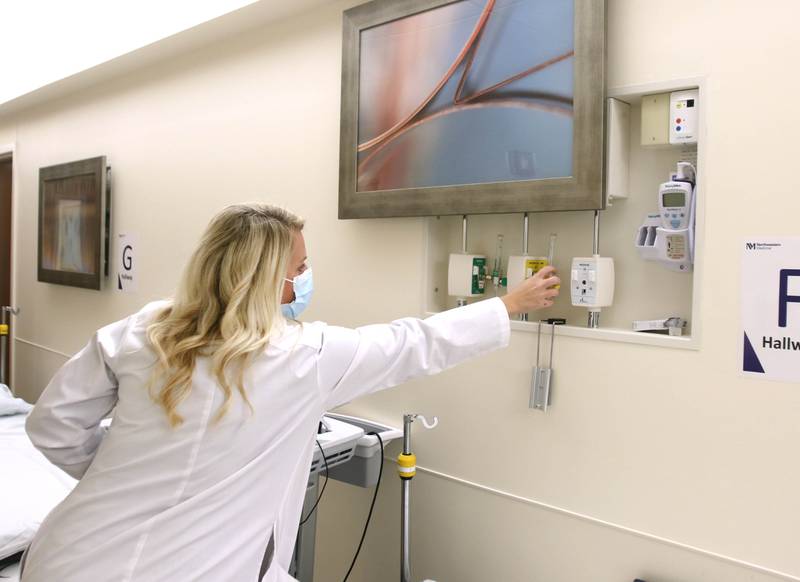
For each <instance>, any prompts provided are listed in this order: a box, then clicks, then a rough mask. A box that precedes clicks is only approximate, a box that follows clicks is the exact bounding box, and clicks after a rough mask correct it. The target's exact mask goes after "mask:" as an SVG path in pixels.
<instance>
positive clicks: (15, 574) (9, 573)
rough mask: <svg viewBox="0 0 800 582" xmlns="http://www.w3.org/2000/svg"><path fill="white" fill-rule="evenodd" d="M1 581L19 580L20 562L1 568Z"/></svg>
mask: <svg viewBox="0 0 800 582" xmlns="http://www.w3.org/2000/svg"><path fill="white" fill-rule="evenodd" d="M0 582H19V562H17V563H16V564H11V565H10V566H6V567H5V568H3V569H2V570H0Z"/></svg>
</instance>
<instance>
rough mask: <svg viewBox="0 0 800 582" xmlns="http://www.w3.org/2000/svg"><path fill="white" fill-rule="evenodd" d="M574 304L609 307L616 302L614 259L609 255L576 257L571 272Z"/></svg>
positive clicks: (571, 292) (571, 289) (571, 290)
mask: <svg viewBox="0 0 800 582" xmlns="http://www.w3.org/2000/svg"><path fill="white" fill-rule="evenodd" d="M570 275H571V276H570V295H571V299H572V304H573V305H575V306H581V307H589V308H594V307H609V306H611V304H612V303H613V302H614V260H613V259H611V258H609V257H576V258H574V259H572V269H571V273H570Z"/></svg>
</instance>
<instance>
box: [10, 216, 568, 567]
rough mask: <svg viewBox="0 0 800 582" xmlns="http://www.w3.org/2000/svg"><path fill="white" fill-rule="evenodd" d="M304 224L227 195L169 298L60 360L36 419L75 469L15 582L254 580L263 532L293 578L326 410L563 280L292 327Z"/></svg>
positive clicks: (457, 347)
mask: <svg viewBox="0 0 800 582" xmlns="http://www.w3.org/2000/svg"><path fill="white" fill-rule="evenodd" d="M302 230H303V221H302V220H301V219H300V218H298V217H297V216H295V215H293V214H292V213H290V212H288V211H286V210H282V209H278V208H275V207H272V206H267V205H263V204H240V205H235V206H230V207H228V208H226V209H224V210H223V211H222V212H220V213H219V214H218V215H217V216H216V217H215V218H214V219H213V220H212V221H211V224H210V225H209V227H208V228H207V230H206V232H205V234H204V236H203V239H202V241H201V242H200V245H199V246H198V248H197V249H196V250H195V252H194V254H193V255H192V257H191V260H190V262H189V265H188V267H187V269H186V272H185V274H184V276H183V279H182V281H181V284H180V287H179V290H178V293H177V294H176V297H175V298H174V300H171V301H159V302H155V303H151V304H149V305H147V306H145V307H144V308H143V309H142V310H141V311H140V312H138V313H136V314H134V315H131V316H130V317H127V318H126V319H123V320H121V321H118V322H116V323H113V324H111V325H109V326H106V327H104V328H102V329H100V330H99V331H98V332H97V333H96V334H95V335H94V337H93V338H92V340H91V341H90V342H89V344H88V345H87V346H86V347H85V348H84V349H83V350H81V351H80V352H79V353H78V354H77V355H76V356H74V357H73V358H72V359H71V360H70V361H69V362H67V363H66V364H65V365H64V367H62V368H61V370H59V372H58V373H57V374H56V375H55V377H54V378H53V379H52V381H51V382H50V384H49V385H48V386H47V388H46V389H45V391H44V393H43V394H42V396H41V397H40V399H39V401H38V402H37V404H36V406H35V408H34V410H33V412H32V413H31V414H30V416H29V418H28V422H27V430H28V434H29V435H30V438H31V440H32V441H33V443H34V444H35V445H36V446H37V448H39V450H41V451H42V453H44V455H45V456H47V458H48V459H50V460H51V461H52V462H53V463H55V464H56V465H58V466H59V467H61V468H62V469H63V470H64V471H66V472H67V473H69V474H70V475H72V476H73V477H75V478H76V479H80V481H79V483H78V484H77V486H76V487H75V489H74V490H73V491H72V493H71V494H70V495H69V496H68V497H67V498H66V499H65V500H64V501H63V502H62V503H61V504H60V505H59V506H58V507H56V508H55V509H54V510H53V511H52V512H51V513H50V515H49V516H48V517H47V519H46V520H45V521H44V523H43V524H42V527H41V529H40V530H39V531H38V533H37V535H36V537H35V539H34V541H33V543H32V544H31V547H30V548H29V550H28V552H27V554H26V556H25V563H24V568H23V574H22V580H23V582H53V581H54V580H58V581H60V582H69V581H76V582H77V581H80V582H85V581H86V580H91V581H92V582H100V581H105V580H108V581H114V582H127V581H147V582H159V581H170V582H176V581H184V580H186V581H188V580H232V581H236V582H240V581H242V582H244V581H255V580H258V576H259V568H260V565H261V561H262V557H263V555H264V551H265V548H266V547H267V544H268V542H269V541H270V538H272V539H273V542H274V547H275V554H274V559H273V560H272V564H271V566H270V568H269V570H268V571H267V573H266V575H265V577H264V579H265V580H269V581H282V580H292V578H291V577H290V576H289V575H288V574H287V573H286V569H287V566H288V564H289V561H290V559H291V555H292V550H293V546H294V540H295V537H296V533H297V527H298V522H299V520H300V512H301V507H302V503H303V496H304V493H305V483H306V480H307V478H308V471H309V466H310V462H311V456H312V450H313V443H314V437H315V434H316V427H317V423H318V421H319V419H320V417H321V416H322V414H323V413H324V412H325V411H327V410H329V409H331V408H335V407H337V406H339V405H341V404H344V403H345V402H348V401H349V400H352V399H353V398H356V397H358V396H360V395H362V394H367V393H369V392H373V391H375V390H379V389H381V388H386V387H389V386H394V385H397V384H401V383H403V382H405V381H407V380H409V379H411V378H414V377H416V376H421V375H424V374H435V373H437V372H440V371H441V370H444V369H445V368H449V367H451V366H454V365H455V364H458V363H460V362H463V361H464V360H467V359H469V358H472V357H475V356H478V355H481V354H484V353H487V352H489V351H491V350H494V349H497V348H500V347H504V346H505V345H507V344H508V340H509V335H510V331H509V328H510V325H509V314H511V315H513V314H517V313H524V312H528V311H532V310H535V309H539V308H541V307H546V306H549V305H551V304H552V300H553V298H554V297H555V296H556V295H557V294H558V291H557V290H556V289H554V288H553V286H554V285H556V284H558V283H559V280H558V278H557V277H555V276H552V275H553V270H552V269H551V268H547V269H543V270H542V271H540V272H539V273H538V274H537V275H536V276H535V277H533V278H531V279H529V280H527V281H526V282H525V283H523V284H522V285H520V286H519V287H518V288H516V289H513V290H511V291H510V292H509V293H508V294H507V295H505V296H504V297H503V298H494V299H489V300H486V301H482V302H480V303H475V304H473V305H469V306H467V307H462V308H458V309H454V310H451V311H447V312H444V313H441V314H438V315H435V316H433V317H430V318H428V319H425V320H419V319H413V318H407V319H401V320H398V321H395V322H393V323H391V324H385V325H370V326H365V327H361V328H358V329H345V328H341V327H334V326H327V325H325V324H324V323H320V322H316V323H310V324H300V323H298V322H296V321H294V318H295V317H296V316H297V315H298V314H299V312H300V311H301V310H302V308H303V307H304V305H305V304H306V303H307V302H308V299H309V297H310V293H311V269H310V268H309V267H308V266H307V258H306V250H305V242H304V240H303V233H302ZM112 410H113V423H112V425H111V427H110V428H109V429H108V431H107V432H105V429H104V428H102V427H100V421H101V419H103V418H104V417H106V416H108V415H109V414H110V413H111V412H112Z"/></svg>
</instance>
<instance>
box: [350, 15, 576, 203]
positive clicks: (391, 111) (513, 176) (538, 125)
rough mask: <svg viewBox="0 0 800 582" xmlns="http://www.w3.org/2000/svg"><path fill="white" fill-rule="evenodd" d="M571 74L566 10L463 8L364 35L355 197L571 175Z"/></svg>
mask: <svg viewBox="0 0 800 582" xmlns="http://www.w3.org/2000/svg"><path fill="white" fill-rule="evenodd" d="M573 64H574V34H573V0H494V1H492V0H486V1H483V0H480V1H468V0H463V1H461V2H454V3H451V4H446V5H444V6H441V7H439V8H434V9H431V10H427V11H425V12H420V13H417V14H413V15H411V16H407V17H405V18H400V19H398V20H394V21H391V22H388V23H385V24H380V25H377V26H374V27H372V28H368V29H365V30H363V31H362V32H361V36H360V61H359V111H358V168H357V190H358V191H360V192H370V191H379V190H394V189H402V188H422V187H436V186H451V185H463V184H484V183H492V182H506V181H518V180H538V179H545V178H563V177H569V176H571V175H572V135H573V131H572V129H573Z"/></svg>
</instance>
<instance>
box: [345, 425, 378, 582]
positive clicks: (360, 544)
mask: <svg viewBox="0 0 800 582" xmlns="http://www.w3.org/2000/svg"><path fill="white" fill-rule="evenodd" d="M367 434H374V435H375V436H376V437H378V442H379V443H380V444H381V452H380V455H381V466H380V468H379V469H378V482H377V483H376V484H375V493H373V494H372V503H371V504H370V506H369V514H368V515H367V522H366V523H365V524H364V531H363V532H362V534H361V541H360V542H358V549H357V550H356V555H355V556H353V561H352V562H350V568H349V569H348V570H347V574H345V576H344V580H343V582H347V579H348V578H349V577H350V572H352V571H353V566H355V565H356V560H357V559H358V554H359V553H360V552H361V546H362V545H363V544H364V538H365V537H367V528H368V527H369V520H370V519H372V510H373V509H375V500H376V499H378V490H379V489H380V488H381V477H383V439H382V438H381V435H379V434H378V433H376V432H368V433H367Z"/></svg>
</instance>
